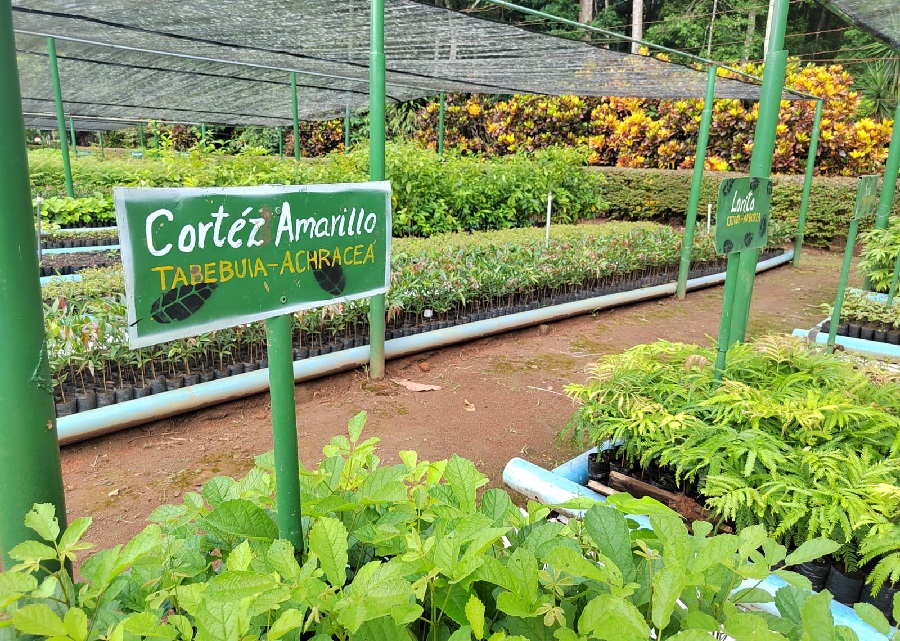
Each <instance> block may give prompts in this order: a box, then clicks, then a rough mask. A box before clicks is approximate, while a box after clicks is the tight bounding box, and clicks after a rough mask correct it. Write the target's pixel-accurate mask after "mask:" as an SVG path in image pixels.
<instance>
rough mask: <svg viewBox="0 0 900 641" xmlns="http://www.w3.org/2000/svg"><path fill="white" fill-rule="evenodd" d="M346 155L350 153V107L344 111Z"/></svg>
mask: <svg viewBox="0 0 900 641" xmlns="http://www.w3.org/2000/svg"><path fill="white" fill-rule="evenodd" d="M344 153H345V154H346V153H350V105H349V104H348V105H347V107H346V108H345V109H344Z"/></svg>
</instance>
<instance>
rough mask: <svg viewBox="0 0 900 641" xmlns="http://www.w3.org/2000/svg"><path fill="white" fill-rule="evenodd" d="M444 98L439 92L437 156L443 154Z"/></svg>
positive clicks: (442, 93)
mask: <svg viewBox="0 0 900 641" xmlns="http://www.w3.org/2000/svg"><path fill="white" fill-rule="evenodd" d="M445 103H446V99H445V98H444V92H443V91H442V92H441V97H440V103H439V107H438V156H443V155H444V109H445V108H446V105H445Z"/></svg>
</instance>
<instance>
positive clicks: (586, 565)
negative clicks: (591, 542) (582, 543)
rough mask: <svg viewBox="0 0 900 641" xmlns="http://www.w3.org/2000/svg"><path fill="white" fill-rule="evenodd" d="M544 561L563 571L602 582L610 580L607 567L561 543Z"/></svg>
mask: <svg viewBox="0 0 900 641" xmlns="http://www.w3.org/2000/svg"><path fill="white" fill-rule="evenodd" d="M544 562H545V563H547V564H548V565H550V566H551V567H553V568H555V569H557V570H560V571H562V572H568V573H569V574H571V575H573V576H576V577H584V578H586V579H592V580H594V581H600V582H601V583H607V582H609V572H608V571H607V569H606V568H601V567H598V566H597V565H596V564H595V563H592V562H591V561H588V560H587V559H586V558H584V555H583V554H580V553H578V552H576V551H575V550H573V549H572V548H570V547H568V546H564V545H559V546H557V547H555V548H553V550H552V551H551V552H550V553H549V554H547V556H546V557H545V558H544Z"/></svg>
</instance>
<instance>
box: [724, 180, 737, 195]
mask: <svg viewBox="0 0 900 641" xmlns="http://www.w3.org/2000/svg"><path fill="white" fill-rule="evenodd" d="M732 188H734V178H726V179H725V180H724V181H722V193H723V194H724V195H726V196H727V195H728V194H730V193H731V190H732Z"/></svg>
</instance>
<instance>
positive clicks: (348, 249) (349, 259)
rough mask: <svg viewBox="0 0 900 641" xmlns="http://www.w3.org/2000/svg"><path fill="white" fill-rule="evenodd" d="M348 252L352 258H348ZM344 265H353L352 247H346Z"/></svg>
mask: <svg viewBox="0 0 900 641" xmlns="http://www.w3.org/2000/svg"><path fill="white" fill-rule="evenodd" d="M347 252H350V258H347ZM343 263H344V264H345V265H353V264H354V263H353V248H352V247H344V258H343Z"/></svg>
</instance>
